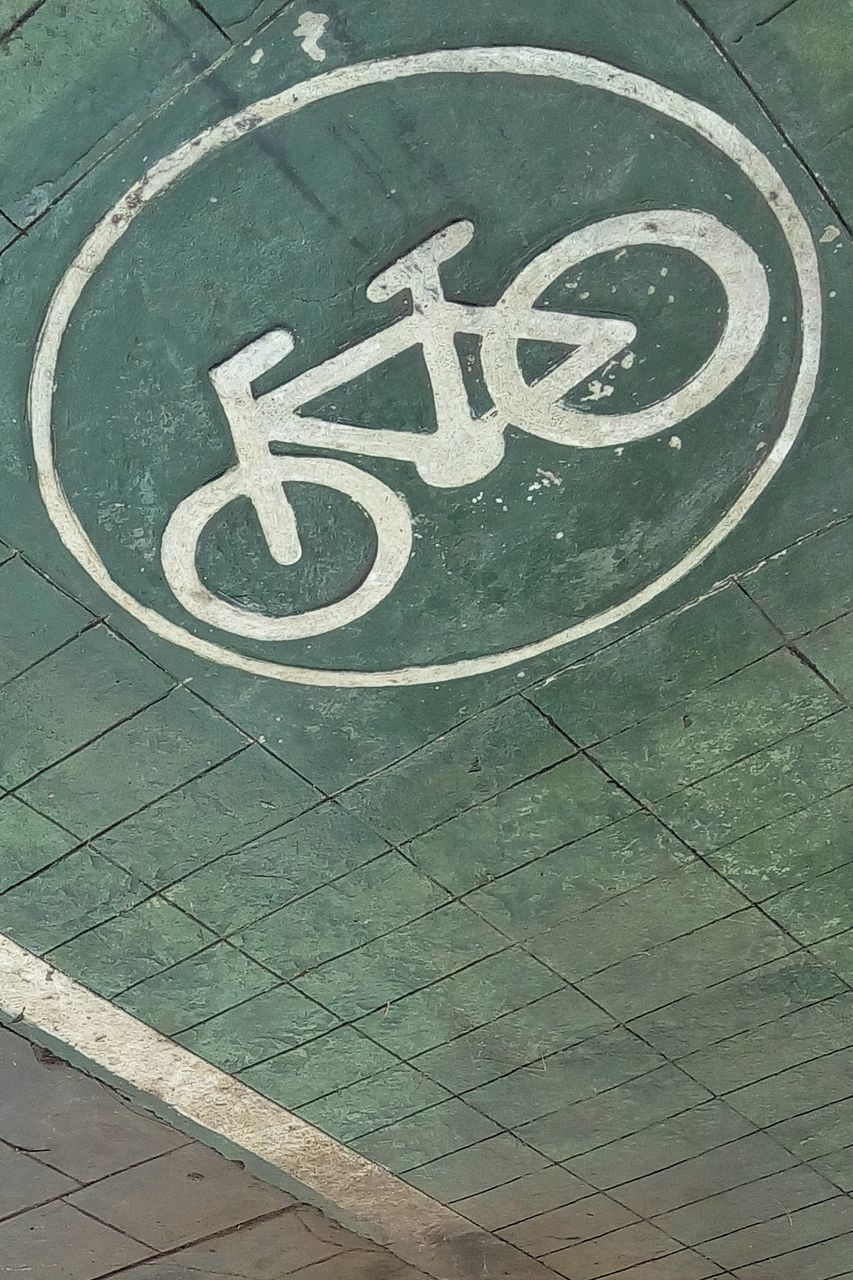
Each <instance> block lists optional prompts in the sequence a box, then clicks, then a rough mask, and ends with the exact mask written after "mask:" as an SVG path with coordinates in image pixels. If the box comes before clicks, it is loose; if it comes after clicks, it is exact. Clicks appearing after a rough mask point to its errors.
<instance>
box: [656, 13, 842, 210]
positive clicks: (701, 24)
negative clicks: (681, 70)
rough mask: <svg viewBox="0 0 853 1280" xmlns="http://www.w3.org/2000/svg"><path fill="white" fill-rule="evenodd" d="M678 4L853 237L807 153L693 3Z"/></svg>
mask: <svg viewBox="0 0 853 1280" xmlns="http://www.w3.org/2000/svg"><path fill="white" fill-rule="evenodd" d="M677 3H678V4H679V5H681V7H682V9H684V10H685V11H686V12H687V13H688V14H689V15H690V17H691V18H692V19H693V22H694V23H695V24H696V26H697V27H698V28H699V29H700V30H701V31H702V32H704V34H705V36H706V37H707V38H708V40H710V42H711V44H712V45H713V46H714V48H715V49H716V51H717V53H718V54H719V56H720V57H721V58H722V60H723V61H724V62H725V64H726V65H727V66H728V67H729V68H730V69H731V70H732V71H733V72H734V74H735V75H736V76H737V78H738V80H739V81H740V82H741V84H742V85H743V86H744V87H745V88H746V90H747V91H748V93H749V94H750V96H751V97H752V99H753V101H754V102H755V103H756V105H757V106H758V109H759V111H760V112H761V114H762V116H763V117H764V119H765V120H767V122H768V123H769V124H770V125H771V127H772V128H773V129H774V130H775V132H776V133H777V135H778V137H779V138H780V139H781V141H782V143H783V144H784V146H785V147H786V148H787V149H788V151H789V152H790V153H791V155H792V156H793V157H794V159H795V160H796V162H797V164H798V165H799V166H800V168H801V169H802V171H803V172H804V173H805V174H806V175H807V176H808V177H809V178H810V179H811V182H812V183H813V185H814V186H815V188H816V189H817V191H818V193H819V195H820V197H821V199H822V200H823V202H824V203H825V204H826V205H828V207H829V208H830V209H831V210H832V212H833V214H834V215H835V217H836V218H837V219H838V221H839V223H840V224H841V226H842V227H844V229H845V230H846V231H847V232H848V234H850V235H853V227H852V226H851V224H850V222H849V220H848V219H847V218H846V217H845V215H844V214H843V213H842V212H841V208H840V206H839V205H838V203H837V201H836V200H835V197H834V196H833V195H832V194H831V193H830V191H829V189H828V188H827V187H826V186H825V185H824V184H823V182H822V181H821V180H820V178H819V177H818V176H817V174H816V173H815V172H814V170H813V169H812V168H811V166H810V165H809V163H808V161H807V160H806V158H805V155H804V153H803V152H802V151H801V149H800V148H799V147H798V146H797V144H796V143H795V142H794V140H793V138H792V137H791V136H790V134H789V133H788V131H787V130H786V129H785V127H784V125H782V123H781V122H780V121H779V120H777V119H776V117H775V116H774V115H773V113H772V112H771V111H770V109H769V107H768V106H767V105H766V104H765V102H764V100H763V98H762V97H761V96H760V94H759V93H758V91H757V90H756V88H755V86H754V85H753V84H752V81H751V80H750V79H749V77H748V76H747V75H746V74H745V73H744V72H743V71H742V70H741V69H740V67H739V66H738V64H737V63H736V62H735V60H734V58H732V56H731V54H730V52H729V50H728V49H727V48H726V47H725V45H724V44H723V42H722V41H721V40H720V39H719V38H718V36H717V35H716V33H715V32H714V30H713V29H712V28H711V27H710V26H709V24H708V23H707V22H706V21H705V20H704V18H702V16H701V14H700V13H699V12H698V11H697V10H696V8H695V7H694V5H693V4H692V3H691V2H690V0H677Z"/></svg>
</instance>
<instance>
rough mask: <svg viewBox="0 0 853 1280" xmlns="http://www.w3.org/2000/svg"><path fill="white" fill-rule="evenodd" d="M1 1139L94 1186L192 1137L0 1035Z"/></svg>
mask: <svg viewBox="0 0 853 1280" xmlns="http://www.w3.org/2000/svg"><path fill="white" fill-rule="evenodd" d="M0 1078H2V1081H3V1088H2V1090H0V1138H2V1139H3V1140H4V1141H5V1142H7V1143H9V1144H11V1145H12V1146H15V1147H19V1148H22V1149H26V1150H30V1151H34V1152H36V1151H37V1152H38V1153H39V1159H40V1160H41V1161H43V1162H45V1163H46V1164H48V1165H50V1166H51V1167H52V1168H54V1169H57V1170H59V1171H61V1172H62V1173H64V1174H66V1175H67V1176H68V1177H69V1178H73V1179H75V1180H76V1181H77V1182H92V1181H94V1180H95V1179H97V1178H105V1177H107V1176H108V1175H109V1174H111V1173H116V1172H118V1171H119V1170H121V1169H126V1168H128V1167H129V1166H130V1165H132V1164H137V1163H139V1162H141V1161H145V1160H150V1159H152V1157H155V1156H159V1155H163V1154H164V1153H165V1152H167V1151H172V1150H174V1149H175V1148H176V1147H179V1146H183V1145H184V1144H185V1143H186V1141H187V1139H186V1138H185V1137H184V1136H183V1134H180V1133H176V1131H175V1130H174V1129H170V1128H168V1127H167V1126H166V1125H164V1124H161V1123H160V1122H159V1120H155V1119H154V1118H153V1117H151V1116H147V1115H143V1114H142V1113H141V1112H139V1111H136V1110H134V1109H133V1108H132V1107H130V1106H128V1105H126V1104H124V1103H122V1102H121V1101H120V1100H119V1098H118V1096H117V1095H116V1094H114V1093H113V1092H112V1091H111V1090H109V1089H106V1088H105V1087H104V1086H103V1085H101V1084H98V1083H97V1081H95V1080H92V1079H90V1078H89V1077H88V1076H85V1075H83V1074H82V1073H81V1072H79V1071H72V1070H70V1069H69V1068H68V1067H66V1066H65V1065H64V1064H63V1063H61V1062H60V1061H59V1060H58V1059H57V1058H54V1057H53V1056H52V1055H51V1054H49V1053H47V1052H46V1051H45V1050H42V1049H37V1048H35V1047H34V1046H32V1045H31V1044H30V1043H29V1042H28V1041H26V1040H24V1039H22V1038H21V1037H20V1036H16V1035H13V1034H12V1033H11V1032H8V1031H0Z"/></svg>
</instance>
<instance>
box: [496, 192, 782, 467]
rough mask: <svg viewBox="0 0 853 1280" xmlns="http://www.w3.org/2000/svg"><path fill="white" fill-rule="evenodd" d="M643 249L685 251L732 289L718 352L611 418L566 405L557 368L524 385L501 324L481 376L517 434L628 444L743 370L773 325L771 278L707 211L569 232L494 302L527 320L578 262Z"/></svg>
mask: <svg viewBox="0 0 853 1280" xmlns="http://www.w3.org/2000/svg"><path fill="white" fill-rule="evenodd" d="M645 245H652V246H657V247H660V248H669V249H676V250H681V251H683V252H686V253H688V254H690V255H691V256H692V257H694V258H697V259H698V260H699V261H700V262H702V263H703V264H704V265H705V266H706V267H708V268H710V270H711V271H712V272H713V274H714V275H715V276H716V278H717V280H718V281H719V283H720V284H721V286H722V288H723V291H724V293H725V295H726V306H727V314H726V320H725V326H724V329H723V332H722V334H721V336H720V338H719V339H718V341H717V343H716V344H715V346H714V349H713V350H712V351H711V353H710V354H709V355H708V357H707V358H706V359H705V360H704V362H703V363H702V364H701V365H700V366H699V368H697V369H696V371H695V372H694V373H693V374H692V375H691V376H690V377H689V378H688V379H687V380H686V381H684V382H683V383H682V384H681V385H680V386H678V387H677V388H676V389H675V390H673V391H672V392H670V394H669V395H666V396H663V397H661V398H660V399H659V400H657V401H655V402H654V403H653V404H650V405H648V406H646V408H644V409H636V410H627V411H625V412H624V413H614V414H609V413H597V412H590V413H587V412H584V411H583V410H581V409H577V408H573V407H571V406H569V405H565V404H563V403H562V397H563V396H564V395H565V394H566V393H567V392H568V391H569V390H571V389H572V388H571V387H570V386H560V385H559V378H560V370H559V367H558V368H557V370H555V371H554V372H553V373H551V374H547V375H546V376H545V377H544V378H542V379H540V381H538V382H534V383H530V384H529V383H527V382H526V381H525V379H524V376H523V374H522V371H521V367H520V365H519V362H518V338H517V336H516V335H515V334H514V333H513V331H512V327H511V326H508V325H503V326H495V328H494V329H493V330H491V331H489V332H488V333H486V334H485V335H484V338H483V344H482V349H481V359H482V362H483V373H484V378H485V382H486V386H487V387H488V389H489V392H490V394H491V396H492V398H493V400H494V401H495V403H496V404H497V405H498V406H499V409H500V412H501V413H502V414H503V415H504V416H505V417H507V418H508V419H509V420H510V421H511V422H512V423H513V424H514V425H515V426H516V427H518V428H519V429H520V430H523V431H526V432H528V433H529V434H530V435H535V436H539V437H541V438H542V439H545V440H553V441H555V442H556V443H557V444H567V445H573V446H574V447H576V448H580V449H599V448H603V447H606V446H612V445H625V444H630V443H631V442H633V441H635V440H643V439H646V438H648V437H649V436H655V435H659V434H660V433H661V432H662V431H668V430H670V429H671V428H672V427H675V426H678V425H679V424H680V423H682V422H684V421H685V420H686V419H687V418H691V417H693V416H694V415H695V414H697V413H699V412H700V410H702V409H704V408H706V407H707V406H708V405H709V404H711V403H713V401H714V400H716V399H717V397H718V396H720V395H721V394H722V393H723V392H724V391H725V390H726V389H727V388H728V387H729V386H731V384H732V383H733V382H734V381H735V379H736V378H738V377H740V375H741V374H742V373H743V372H744V370H745V369H746V367H747V365H748V364H749V363H750V361H751V360H752V358H753V356H754V355H755V353H756V352H757V350H758V348H759V346H760V344H761V341H762V339H763V337H764V334H765V332H766V329H767V323H768V319H769V315H770V290H769V286H768V283H767V275H766V272H765V270H764V268H763V266H762V265H761V262H760V260H759V258H758V255H757V254H756V253H755V251H754V250H753V249H752V248H751V247H750V246H749V245H748V244H747V243H746V241H745V240H744V239H743V238H742V237H741V236H740V235H739V234H738V233H737V232H736V231H734V230H732V229H731V228H730V227H727V226H725V225H724V224H723V223H722V222H720V221H719V219H718V218H715V217H714V216H713V214H710V213H699V212H693V211H690V210H683V209H651V210H641V211H639V212H635V213H628V214H617V215H615V216H614V217H611V218H605V219H604V220H603V221H601V222H597V223H591V224H590V225H589V226H586V227H583V228H581V229H580V230H578V231H573V232H571V233H570V234H569V235H567V236H564V237H563V238H562V240H559V241H557V243H556V244H553V245H551V247H550V248H548V249H544V250H543V251H542V252H541V253H540V254H538V255H537V256H536V257H535V258H534V259H533V260H532V262H529V263H528V264H527V266H526V267H523V268H522V270H521V271H520V272H519V273H518V275H517V276H516V277H515V279H514V280H513V281H512V283H511V284H510V285H509V286H508V287H507V289H506V290H505V291H504V293H503V295H502V297H501V298H500V300H499V302H498V304H497V305H498V308H499V309H502V310H505V311H507V312H508V313H509V314H511V315H512V316H514V317H516V318H517V319H518V321H519V323H520V324H521V325H523V319H524V315H525V312H527V311H528V310H529V309H531V308H534V307H535V306H536V304H537V302H538V301H539V299H540V298H541V296H542V294H543V293H544V292H545V290H546V289H547V288H548V287H549V286H550V285H551V284H553V283H554V281H555V280H558V279H559V278H560V277H561V276H562V275H564V274H565V273H566V272H567V271H569V270H571V269H572V268H573V267H576V266H579V265H580V264H581V263H582V262H586V261H588V260H589V259H591V258H594V257H597V256H599V255H600V254H604V253H614V252H618V251H619V250H620V249H627V248H631V247H634V246H645ZM549 314H554V313H553V312H549ZM521 332H522V333H523V329H522V330H521ZM568 363H569V362H567V364H568ZM602 363H603V362H602ZM590 372H594V370H591V371H590Z"/></svg>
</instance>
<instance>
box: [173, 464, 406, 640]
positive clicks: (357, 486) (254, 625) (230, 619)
mask: <svg viewBox="0 0 853 1280" xmlns="http://www.w3.org/2000/svg"><path fill="white" fill-rule="evenodd" d="M270 473H271V474H273V475H275V476H276V477H277V478H279V479H280V481H281V484H282V486H284V485H285V484H288V483H293V482H295V483H298V484H312V485H317V486H320V487H322V488H325V489H332V490H334V491H335V492H336V493H342V494H344V495H345V496H346V497H347V498H349V499H350V500H351V501H353V502H355V503H356V504H357V505H358V506H359V507H361V509H362V511H364V513H365V514H366V515H367V517H368V519H369V520H370V521H371V522H372V524H373V527H374V530H375V532H376V555H375V557H374V560H373V564H372V565H371V566H370V569H369V570H368V572H367V574H366V576H365V578H364V580H363V581H362V582H361V583H360V584H359V586H358V587H356V589H355V590H354V591H351V592H350V593H349V595H346V596H344V597H343V598H342V599H340V600H336V601H334V602H333V603H331V604H327V605H321V606H320V607H319V608H317V609H308V610H306V611H305V612H303V613H292V614H281V615H277V616H271V615H269V614H265V613H259V612H256V611H255V610H253V609H245V608H243V607H242V606H240V605H236V604H232V603H230V602H229V601H227V600H223V598H222V597H221V596H218V595H216V594H215V592H213V591H211V590H210V589H209V588H208V587H206V586H205V585H204V583H203V582H202V580H201V578H200V576H199V573H198V567H197V564H196V560H197V555H198V544H199V539H200V538H201V536H202V534H203V533H204V530H205V529H206V528H207V526H208V524H209V523H210V522H211V520H213V519H215V518H216V516H218V515H219V514H220V513H221V512H222V511H224V510H225V508H226V507H227V506H228V505H229V504H230V503H231V502H234V501H235V500H236V499H238V498H248V499H249V500H250V501H251V498H252V495H251V493H250V492H249V491H248V486H247V485H246V483H245V481H244V479H243V477H242V475H241V469H240V468H239V467H232V468H231V469H230V470H229V471H226V472H225V474H224V475H222V476H219V477H217V479H216V480H211V481H209V482H208V483H207V484H203V485H201V486H200V487H199V488H198V489H195V490H194V491H193V492H192V493H191V494H190V495H189V496H188V497H186V498H184V499H183V501H182V502H180V503H178V505H177V507H176V508H175V510H174V511H173V512H172V514H171V516H170V517H169V521H168V524H167V525H166V528H165V530H164V533H163V538H162V542H161V545H160V559H161V563H162V565H163V573H164V575H165V578H166V581H167V583H168V584H169V587H170V588H171V590H172V592H173V594H174V596H175V598H176V599H177V600H178V602H179V603H180V604H181V605H182V606H183V607H184V608H185V609H186V610H187V612H188V613H191V614H192V615H193V617H194V618H198V620H199V621H200V622H205V623H207V624H208V626H211V627H217V628H218V629H219V630H222V631H228V632H230V633H231V634H232V635H238V636H243V637H244V638H246V639H248V640H266V641H270V640H301V639H307V638H309V637H311V636H319V635H324V634H325V633H326V632H328V631H336V630H337V629H338V628H339V627H343V626H347V625H348V624H349V623H350V622H354V621H355V620H356V619H357V618H361V617H363V616H364V614H366V613H369V612H370V610H371V609H375V608H376V606H377V605H378V604H379V603H380V602H381V601H382V600H384V599H385V597H386V596H387V595H388V593H389V592H390V591H392V590H393V589H394V587H395V586H396V585H397V583H398V582H399V580H400V578H401V577H402V575H403V572H404V570H405V568H406V566H407V565H408V563H409V557H410V555H411V551H412V539H413V533H412V517H411V513H410V511H409V508H408V505H407V504H406V502H405V501H404V499H403V498H402V497H400V495H399V494H397V493H395V492H394V490H393V489H389V487H388V486H387V485H386V484H383V482H382V481H381V480H378V479H377V478H376V476H373V475H371V474H370V473H369V472H366V471H362V470H360V469H359V468H358V467H353V466H351V465H350V464H349V463H348V462H339V461H338V460H336V459H334V458H307V457H279V458H275V457H272V456H270ZM282 501H286V499H285V497H284V492H283V490H282ZM283 571H284V572H287V570H283Z"/></svg>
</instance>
